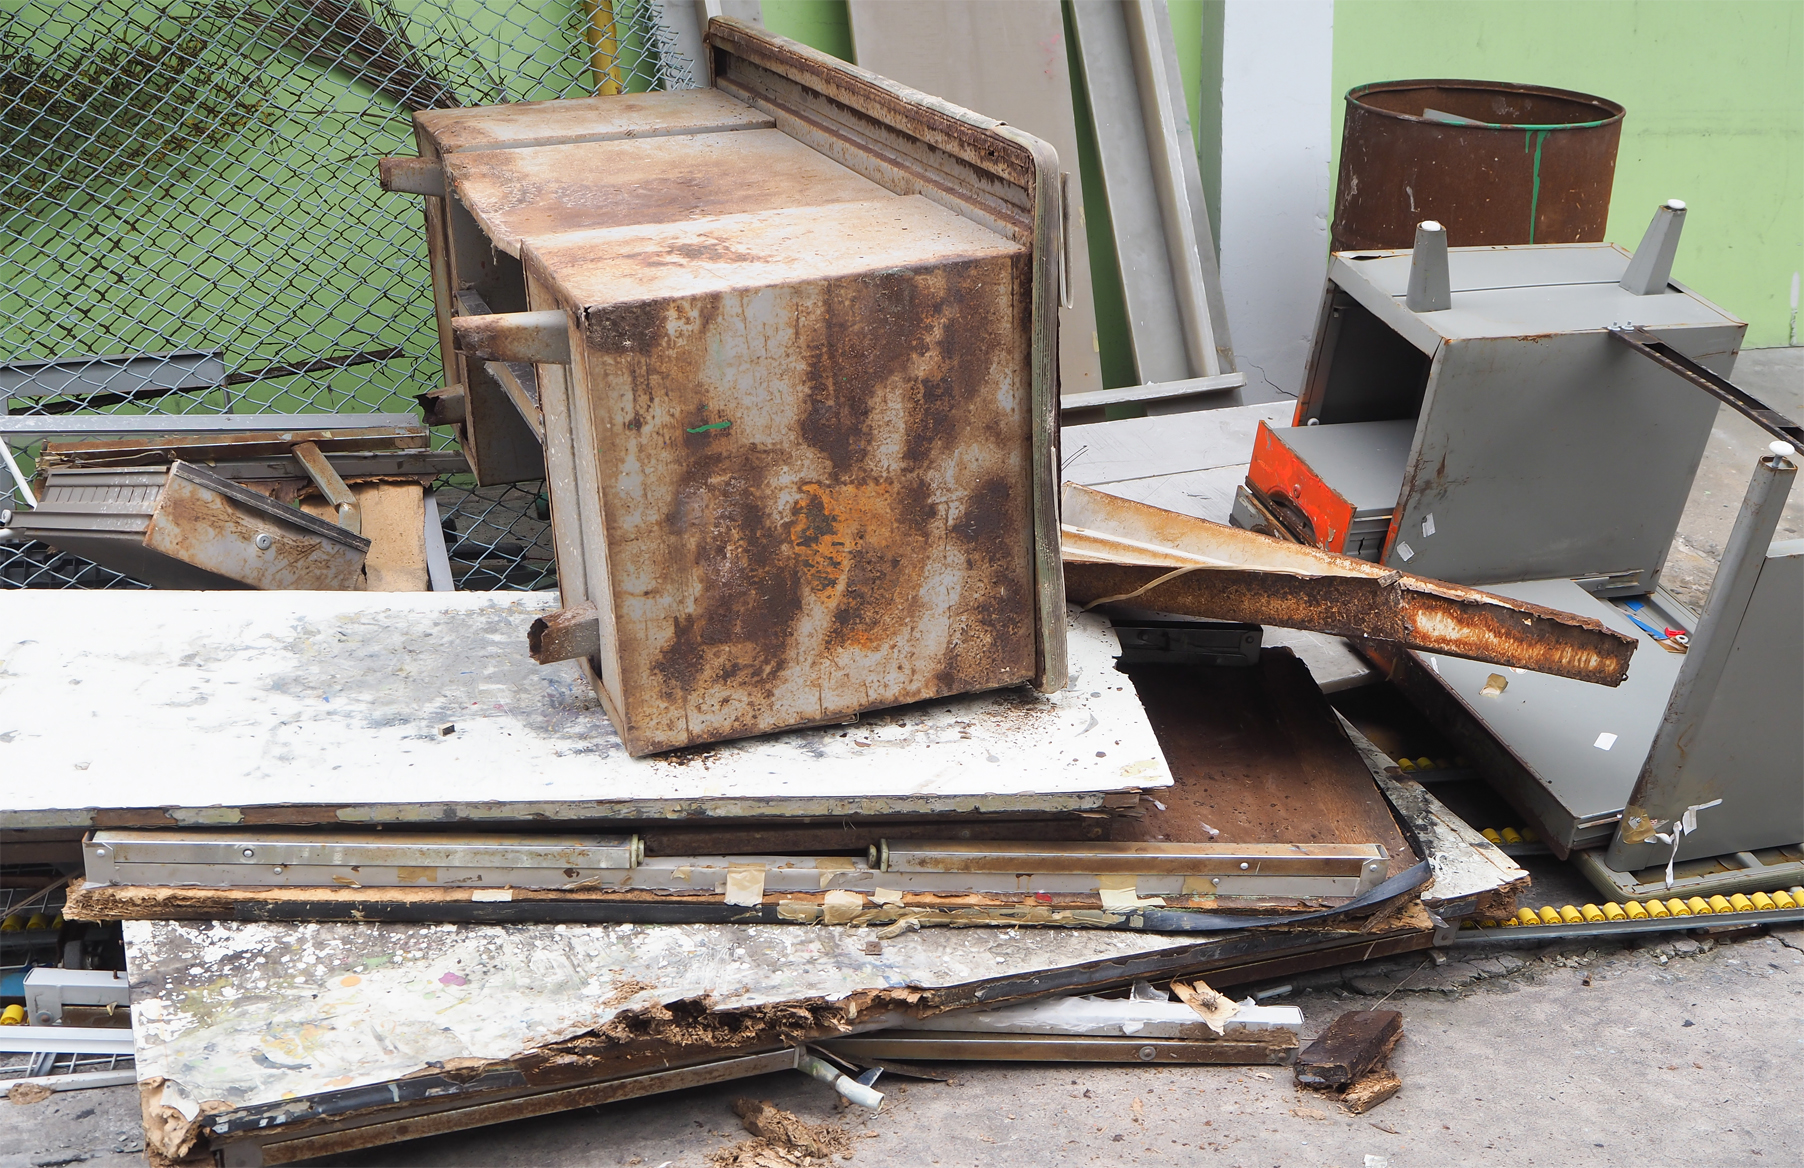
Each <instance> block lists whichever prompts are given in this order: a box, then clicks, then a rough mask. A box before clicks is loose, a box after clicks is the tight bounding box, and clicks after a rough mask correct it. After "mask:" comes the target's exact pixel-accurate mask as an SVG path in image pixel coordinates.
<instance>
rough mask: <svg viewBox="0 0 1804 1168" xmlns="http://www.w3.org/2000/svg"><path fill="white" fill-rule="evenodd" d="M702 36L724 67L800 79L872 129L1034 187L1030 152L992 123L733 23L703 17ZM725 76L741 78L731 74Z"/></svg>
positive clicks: (1020, 185)
mask: <svg viewBox="0 0 1804 1168" xmlns="http://www.w3.org/2000/svg"><path fill="white" fill-rule="evenodd" d="M707 39H708V42H709V44H710V45H716V46H720V47H723V48H726V49H727V50H728V51H729V53H730V54H731V56H730V57H729V58H728V61H727V64H728V68H729V70H731V69H732V68H733V67H734V66H738V65H740V64H741V62H746V63H750V64H752V65H755V66H757V67H758V68H760V69H764V70H768V71H770V72H771V73H773V74H775V75H777V76H778V77H781V78H785V79H788V80H792V81H800V82H802V83H803V84H805V85H806V86H807V87H808V88H809V89H810V90H813V91H815V92H818V93H821V94H824V95H825V96H827V97H828V98H830V99H832V100H833V101H835V102H837V103H839V104H841V105H842V106H843V107H844V109H845V111H846V112H848V113H853V114H856V115H862V117H864V118H866V119H869V120H870V122H871V123H872V125H873V127H882V126H885V125H894V124H897V123H901V124H906V125H908V126H909V128H910V130H911V131H912V132H913V133H914V134H915V135H917V136H918V137H919V138H920V139H921V140H922V141H924V142H927V143H929V144H930V145H932V146H934V147H936V148H937V149H940V150H943V151H945V152H946V153H947V154H950V155H952V156H953V157H955V158H958V159H962V160H963V161H965V162H967V163H970V164H972V165H973V166H977V167H980V168H982V169H984V170H987V171H989V172H991V173H993V174H995V175H997V176H998V177H1000V178H1002V179H1003V180H1004V181H1005V182H1007V183H1008V184H1009V185H1011V186H1013V187H1015V188H1017V189H1018V190H1020V191H1031V190H1032V189H1033V185H1034V159H1033V155H1032V152H1031V151H1029V150H1027V149H1026V148H1024V147H1022V146H1021V145H1020V144H1018V143H1014V142H1010V141H1008V140H1007V139H1006V138H1002V137H1000V136H998V135H997V134H995V133H993V132H990V131H991V128H992V127H995V126H998V125H1000V124H1001V123H999V122H996V121H994V120H992V119H990V118H986V117H983V116H982V115H981V114H975V113H972V112H971V111H970V110H967V109H964V108H963V107H961V106H956V105H953V104H952V103H951V102H948V101H942V100H941V99H939V98H935V97H930V96H928V95H927V94H924V93H920V92H918V91H916V90H912V89H909V88H907V87H906V86H903V85H898V84H896V83H895V82H893V81H888V80H886V79H884V78H882V77H879V76H877V75H876V74H875V73H871V72H869V71H867V70H863V69H859V68H856V67H852V66H847V65H846V64H845V63H844V62H843V61H839V60H836V59H834V58H832V57H829V56H827V55H826V54H825V53H820V52H817V51H815V50H814V49H810V48H808V47H807V46H805V45H802V44H799V43H797V42H795V41H788V40H782V39H780V38H774V37H770V36H768V35H766V34H763V33H761V32H760V31H759V30H756V29H753V28H751V27H750V26H747V25H743V24H740V23H739V22H737V21H734V20H718V19H717V20H713V21H710V22H709V23H708V34H707ZM727 76H728V77H730V78H732V79H733V80H739V79H740V77H739V75H738V74H737V73H735V72H729V73H728V75H727ZM1023 205H1025V200H1023Z"/></svg>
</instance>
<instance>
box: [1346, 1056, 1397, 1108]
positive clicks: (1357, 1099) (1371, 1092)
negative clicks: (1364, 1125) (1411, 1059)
mask: <svg viewBox="0 0 1804 1168" xmlns="http://www.w3.org/2000/svg"><path fill="white" fill-rule="evenodd" d="M1402 1089H1403V1080H1402V1079H1399V1078H1398V1077H1397V1072H1395V1071H1393V1070H1391V1069H1390V1068H1389V1067H1378V1068H1377V1069H1375V1070H1370V1071H1367V1072H1366V1073H1365V1074H1364V1075H1362V1076H1360V1078H1359V1080H1358V1081H1357V1082H1355V1083H1354V1084H1353V1085H1352V1086H1350V1087H1348V1088H1347V1089H1346V1091H1345V1092H1344V1093H1343V1094H1342V1095H1341V1097H1340V1105H1341V1106H1342V1107H1345V1108H1346V1109H1347V1110H1348V1111H1351V1112H1352V1113H1353V1114H1354V1115H1363V1114H1364V1113H1366V1112H1368V1111H1370V1110H1372V1108H1374V1107H1376V1106H1378V1105H1379V1104H1380V1103H1383V1102H1384V1101H1385V1100H1386V1099H1389V1098H1390V1097H1391V1096H1392V1095H1395V1094H1396V1093H1397V1092H1398V1091H1400V1090H1402Z"/></svg>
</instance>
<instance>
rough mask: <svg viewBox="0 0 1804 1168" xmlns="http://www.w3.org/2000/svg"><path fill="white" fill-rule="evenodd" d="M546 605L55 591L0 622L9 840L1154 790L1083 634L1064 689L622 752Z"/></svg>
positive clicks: (1127, 705)
mask: <svg viewBox="0 0 1804 1168" xmlns="http://www.w3.org/2000/svg"><path fill="white" fill-rule="evenodd" d="M556 606H557V601H556V598H555V596H553V595H552V594H550V593H525V594H522V593H511V594H510V593H491V592H412V593H410V592H385V593H373V592H184V591H146V590H132V591H116V592H107V591H102V592H79V591H74V592H68V591H55V590H37V589H26V590H23V591H15V592H13V593H11V594H9V595H8V596H7V597H6V598H5V604H4V609H5V618H4V620H0V806H3V807H5V808H6V809H7V819H6V822H7V826H8V827H19V828H29V827H44V828H56V827H61V828H85V827H89V826H94V825H98V824H105V825H109V826H120V827H124V826H147V827H155V826H167V825H171V824H186V825H194V824H203V823H232V824H255V823H262V824H279V823H295V824H310V823H326V824H334V823H384V822H387V823H414V824H418V823H435V822H453V821H463V822H469V823H482V822H487V823H503V822H507V821H510V820H511V821H520V820H564V821H569V820H595V819H658V820H664V819H669V818H671V817H679V816H690V817H698V818H704V819H711V818H716V817H727V818H740V817H745V816H760V817H764V816H811V815H820V816H831V817H833V818H835V819H837V818H840V817H843V816H854V817H856V816H873V815H875V816H882V815H897V814H918V813H921V812H927V811H959V812H966V813H987V812H1015V813H1019V812H1023V811H1031V812H1043V811H1072V810H1085V809H1091V810H1097V809H1101V808H1102V806H1103V805H1104V799H1105V798H1107V797H1108V796H1107V795H1106V794H1105V793H1106V792H1111V791H1122V790H1124V789H1132V788H1156V787H1162V786H1166V785H1168V784H1169V783H1170V782H1171V779H1170V775H1169V773H1168V771H1167V770H1166V766H1165V761H1164V756H1163V755H1162V754H1161V753H1160V751H1159V746H1158V742H1157V741H1156V739H1154V737H1153V733H1152V729H1151V727H1150V726H1149V725H1148V722H1147V717H1146V712H1145V711H1144V710H1143V709H1142V708H1141V706H1140V703H1139V701H1138V700H1137V699H1136V698H1135V696H1134V691H1133V687H1132V686H1131V684H1130V683H1129V682H1128V680H1127V678H1126V677H1125V676H1124V675H1122V674H1119V673H1117V672H1116V671H1115V669H1114V657H1115V654H1116V652H1117V646H1116V642H1115V636H1114V634H1113V633H1112V632H1111V631H1110V630H1109V627H1108V623H1107V622H1106V621H1104V620H1103V619H1102V618H1100V617H1097V616H1093V615H1086V616H1082V617H1073V618H1071V619H1070V620H1069V622H1068V637H1069V644H1070V650H1071V658H1072V684H1071V686H1070V687H1069V688H1067V689H1064V690H1061V691H1059V692H1058V693H1054V694H1038V693H1035V692H1033V691H1032V690H1031V689H1028V688H1025V687H1018V688H1014V689H1005V690H999V691H994V692H991V693H986V694H978V695H972V696H966V697H959V698H947V699H945V700H942V701H937V702H933V703H923V704H921V705H918V706H914V707H909V708H904V709H898V710H895V711H892V712H887V713H885V714H884V715H882V716H881V717H872V718H867V719H865V720H864V721H863V722H861V723H859V724H858V725H856V726H831V727H821V728H816V729H808V730H794V731H790V732H788V733H785V734H780V735H774V736H770V737H765V738H758V739H751V740H747V741H740V742H732V743H727V744H724V745H720V746H715V747H708V748H700V749H693V750H686V751H680V752H677V753H674V754H668V755H662V756H657V757H651V758H639V759H635V758H631V757H629V756H628V755H627V753H626V750H625V748H624V747H623V746H622V745H621V742H620V739H619V737H618V736H617V735H616V734H615V733H614V732H613V729H612V727H611V726H610V725H609V723H608V720H607V718H606V716H605V715H604V714H603V713H602V710H601V707H600V705H599V703H598V702H597V700H596V699H595V697H594V695H593V692H592V691H591V689H590V687H589V685H588V683H587V682H585V681H584V680H583V678H582V675H581V674H580V673H579V672H578V671H577V669H576V667H575V665H574V664H573V663H570V662H561V663H559V664H556V665H549V666H539V665H535V664H533V662H532V660H531V659H530V658H529V657H528V656H527V654H526V629H527V626H528V625H530V624H531V623H532V621H533V620H534V618H536V617H539V616H542V615H544V614H546V613H548V612H551V611H552V610H553V609H555V608H556Z"/></svg>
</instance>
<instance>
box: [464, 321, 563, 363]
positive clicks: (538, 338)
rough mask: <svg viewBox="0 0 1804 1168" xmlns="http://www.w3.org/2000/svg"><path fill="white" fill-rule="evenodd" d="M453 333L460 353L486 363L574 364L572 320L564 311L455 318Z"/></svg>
mask: <svg viewBox="0 0 1804 1168" xmlns="http://www.w3.org/2000/svg"><path fill="white" fill-rule="evenodd" d="M451 333H452V335H453V336H454V337H456V338H457V348H458V350H459V351H460V352H463V353H467V354H469V355H470V356H472V357H479V358H481V359H482V360H484V361H524V362H528V363H530V364H534V365H568V364H569V363H570V318H569V317H568V316H566V315H564V313H563V311H562V310H561V309H556V308H553V309H549V310H547V311H544V312H497V313H492V314H490V315H488V316H459V317H453V318H452V320H451Z"/></svg>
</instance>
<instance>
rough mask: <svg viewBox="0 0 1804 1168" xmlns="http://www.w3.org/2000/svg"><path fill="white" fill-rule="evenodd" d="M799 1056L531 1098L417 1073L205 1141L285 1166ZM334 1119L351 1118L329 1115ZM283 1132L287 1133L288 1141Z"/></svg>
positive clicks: (235, 1122)
mask: <svg viewBox="0 0 1804 1168" xmlns="http://www.w3.org/2000/svg"><path fill="white" fill-rule="evenodd" d="M802 1057H803V1054H802V1048H801V1047H797V1046H789V1047H784V1048H783V1049H781V1050H776V1051H769V1052H766V1053H761V1054H749V1055H740V1056H738V1057H735V1058H728V1059H720V1060H717V1061H714V1062H706V1063H700V1064H698V1065H694V1066H686V1067H676V1068H670V1069H665V1070H657V1071H650V1072H643V1073H636V1074H627V1075H623V1076H620V1077H618V1078H612V1079H604V1080H601V1081H599V1082H593V1083H586V1084H582V1085H580V1086H572V1087H561V1088H557V1089H555V1090H550V1091H538V1092H532V1091H529V1090H522V1089H520V1088H522V1087H524V1084H525V1080H524V1079H523V1078H521V1077H520V1075H519V1073H518V1072H511V1073H510V1074H507V1075H504V1076H503V1077H504V1078H510V1079H512V1080H515V1082H514V1083H513V1084H512V1085H513V1087H514V1089H513V1090H509V1089H508V1088H506V1087H502V1086H500V1084H498V1083H495V1082H493V1081H492V1077H491V1076H483V1077H479V1078H478V1079H476V1080H475V1081H474V1082H471V1083H465V1082H460V1081H458V1080H456V1079H451V1078H440V1077H437V1076H426V1077H422V1078H417V1079H406V1080H402V1081H401V1083H399V1084H396V1085H395V1089H394V1090H392V1091H391V1090H390V1089H389V1088H388V1087H383V1088H380V1089H378V1090H377V1091H376V1092H374V1093H372V1092H371V1091H370V1090H369V1089H361V1090H359V1089H353V1090H350V1091H344V1092H336V1093H334V1095H333V1096H313V1097H310V1098H307V1099H299V1100H282V1101H281V1102H280V1103H278V1104H276V1105H274V1106H273V1107H270V1108H263V1109H245V1110H243V1111H239V1112H227V1113H225V1114H223V1115H218V1116H214V1117H212V1118H211V1119H210V1120H209V1121H208V1122H207V1125H206V1134H207V1143H208V1146H209V1148H210V1149H211V1151H212V1152H213V1154H214V1156H215V1157H216V1159H215V1162H216V1163H218V1164H219V1165H220V1166H221V1168H252V1166H255V1168H261V1166H263V1165H274V1164H292V1163H294V1162H295V1161H297V1160H309V1159H313V1158H314V1157H317V1156H325V1155H335V1154H340V1153H344V1152H351V1151H356V1150H357V1149H360V1148H373V1147H378V1146H380V1145H382V1144H390V1143H396V1142H398V1141H400V1140H411V1139H419V1138H421V1137H423V1136H428V1135H442V1134H444V1133H447V1132H456V1131H467V1130H469V1129H470V1128H474V1127H483V1126H485V1125H487V1124H491V1123H503V1122H506V1121H508V1120H516V1119H528V1118H531V1117H533V1116H536V1115H548V1114H550V1113H552V1112H556V1111H568V1110H571V1109H574V1108H578V1107H596V1106H599V1105H601V1104H603V1103H614V1102H617V1101H619V1100H622V1099H638V1098H642V1097H644V1096H646V1095H656V1094H659V1093H661V1092H664V1091H681V1090H684V1089H686V1088H689V1087H704V1086H708V1085H710V1084H713V1083H724V1082H729V1081H731V1080H733V1079H743V1078H748V1077H750V1076H753V1075H767V1074H771V1073H772V1072H775V1071H790V1070H795V1069H797V1067H798V1066H799V1065H800V1062H801V1059H802ZM484 1088H487V1090H484ZM484 1096H487V1098H484ZM385 1105H386V1106H385ZM340 1115H346V1116H354V1118H344V1119H340V1118H337V1117H338V1116H340ZM291 1131H295V1132H296V1134H292V1135H291V1134H289V1133H290V1132H291ZM301 1132H304V1133H305V1134H300V1133H301ZM284 1137H286V1138H284Z"/></svg>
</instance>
